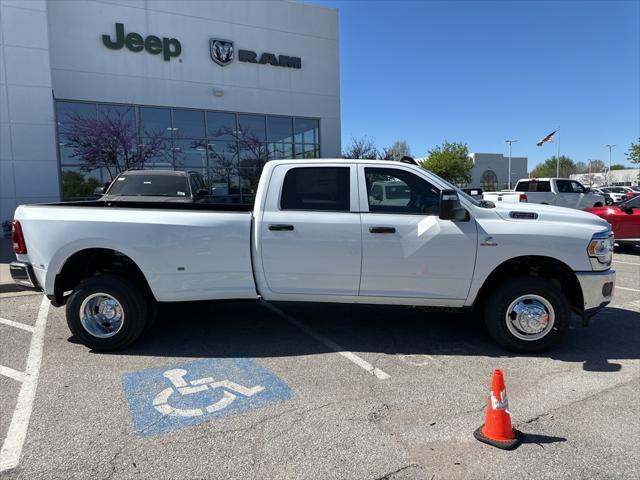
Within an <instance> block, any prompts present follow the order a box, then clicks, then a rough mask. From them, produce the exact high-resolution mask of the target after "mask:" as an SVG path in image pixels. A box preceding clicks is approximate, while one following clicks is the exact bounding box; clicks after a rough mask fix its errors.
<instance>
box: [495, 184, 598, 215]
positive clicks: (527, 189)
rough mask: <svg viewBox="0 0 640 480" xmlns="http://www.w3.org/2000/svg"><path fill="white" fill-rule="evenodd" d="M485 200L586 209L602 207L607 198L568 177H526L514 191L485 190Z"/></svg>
mask: <svg viewBox="0 0 640 480" xmlns="http://www.w3.org/2000/svg"><path fill="white" fill-rule="evenodd" d="M483 198H484V199H485V200H490V201H493V202H507V203H518V202H528V203H540V204H543V205H556V206H558V207H568V208H577V209H580V210H582V209H584V208H588V207H602V206H603V205H605V198H604V197H603V196H602V195H598V194H595V193H592V192H590V191H589V189H588V188H586V187H584V186H583V185H582V184H581V183H580V182H578V181H576V180H570V179H568V178H524V179H521V180H518V183H516V186H515V189H514V191H502V192H485V193H484V194H483Z"/></svg>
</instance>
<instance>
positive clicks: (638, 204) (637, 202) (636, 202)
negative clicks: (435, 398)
mask: <svg viewBox="0 0 640 480" xmlns="http://www.w3.org/2000/svg"><path fill="white" fill-rule="evenodd" d="M622 205H624V206H625V207H633V208H640V197H633V198H632V199H631V200H627V201H626V202H624V203H623V204H622Z"/></svg>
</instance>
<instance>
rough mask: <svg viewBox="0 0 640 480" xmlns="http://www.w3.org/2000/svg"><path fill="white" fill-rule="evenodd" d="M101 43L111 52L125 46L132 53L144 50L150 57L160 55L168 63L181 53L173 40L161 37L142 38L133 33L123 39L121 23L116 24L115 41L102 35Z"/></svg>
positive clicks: (180, 46)
mask: <svg viewBox="0 0 640 480" xmlns="http://www.w3.org/2000/svg"><path fill="white" fill-rule="evenodd" d="M102 43H103V44H104V46H105V47H107V48H110V49H111V50H120V49H122V47H125V46H126V47H127V49H128V50H130V51H132V52H141V51H142V50H146V51H147V52H148V53H150V54H151V55H159V54H162V58H164V61H165V62H168V61H170V60H171V58H172V57H178V56H179V55H180V53H181V52H182V45H180V42H179V41H178V40H177V39H175V38H167V37H162V39H161V38H160V37H156V36H155V35H149V36H148V37H147V38H142V35H140V34H139V33H135V32H131V33H128V34H127V36H126V37H125V35H124V24H123V23H116V37H115V39H112V38H111V37H110V36H109V35H102Z"/></svg>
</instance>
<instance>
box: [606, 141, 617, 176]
mask: <svg viewBox="0 0 640 480" xmlns="http://www.w3.org/2000/svg"><path fill="white" fill-rule="evenodd" d="M605 147H607V148H608V149H609V175H608V179H607V185H611V149H612V148H613V147H615V145H614V144H611V143H608V144H606V145H605Z"/></svg>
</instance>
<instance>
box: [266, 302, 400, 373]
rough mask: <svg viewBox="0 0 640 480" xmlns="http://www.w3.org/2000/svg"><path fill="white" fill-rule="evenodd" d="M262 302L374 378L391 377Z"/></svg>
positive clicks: (276, 308)
mask: <svg viewBox="0 0 640 480" xmlns="http://www.w3.org/2000/svg"><path fill="white" fill-rule="evenodd" d="M262 303H263V305H264V306H265V307H267V308H268V309H269V310H271V311H272V312H274V313H276V314H278V315H279V316H281V317H282V318H284V319H285V320H286V321H288V322H289V323H292V324H293V325H295V326H296V327H298V328H299V329H300V330H302V331H303V332H305V333H306V334H308V335H311V336H312V337H313V338H315V339H316V340H318V341H320V342H322V343H324V344H325V345H326V346H327V347H329V348H331V349H332V350H335V351H336V353H339V354H340V355H342V356H343V357H344V358H346V359H348V360H350V361H352V362H353V363H355V364H356V365H358V366H359V367H360V368H362V369H364V370H366V371H367V372H369V373H370V374H372V375H374V376H375V377H376V378H378V379H380V380H386V379H387V378H391V375H389V374H388V373H386V372H384V371H382V370H380V369H379V368H377V367H374V366H373V365H371V364H370V363H369V362H367V361H366V360H365V359H364V358H362V357H359V356H358V355H356V354H355V353H353V352H349V351H348V350H345V349H344V348H342V347H341V346H340V345H338V344H337V343H335V342H334V341H333V340H331V339H329V338H327V337H325V336H324V335H321V334H319V333H318V332H316V331H314V330H312V329H310V328H309V327H307V326H306V325H305V324H303V323H301V322H299V321H298V320H296V319H295V318H293V317H292V316H291V315H288V314H286V313H284V312H283V311H282V310H280V309H279V308H278V307H274V306H273V305H271V304H270V303H267V302H262Z"/></svg>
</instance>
